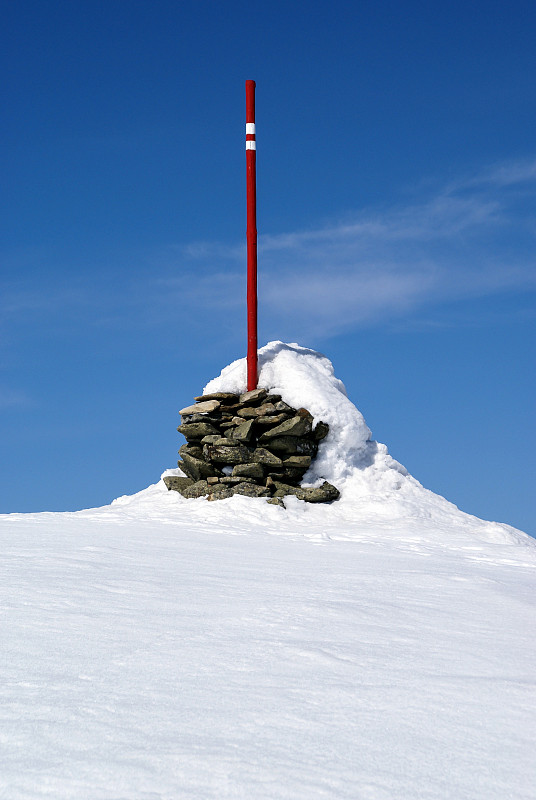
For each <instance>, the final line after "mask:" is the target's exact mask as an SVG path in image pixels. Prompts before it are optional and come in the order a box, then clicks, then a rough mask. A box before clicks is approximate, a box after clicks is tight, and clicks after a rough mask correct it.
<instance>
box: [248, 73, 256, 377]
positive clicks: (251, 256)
mask: <svg viewBox="0 0 536 800" xmlns="http://www.w3.org/2000/svg"><path fill="white" fill-rule="evenodd" d="M256 158H257V152H256V142H255V81H246V173H247V207H248V210H247V230H246V239H247V246H248V288H247V304H248V356H247V364H248V392H250V391H251V390H252V389H256V388H257V175H256V171H257V161H256Z"/></svg>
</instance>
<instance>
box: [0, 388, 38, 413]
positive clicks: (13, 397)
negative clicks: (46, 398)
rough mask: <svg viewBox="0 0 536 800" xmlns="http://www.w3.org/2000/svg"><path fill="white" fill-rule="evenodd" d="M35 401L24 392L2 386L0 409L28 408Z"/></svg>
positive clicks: (0, 389)
mask: <svg viewBox="0 0 536 800" xmlns="http://www.w3.org/2000/svg"><path fill="white" fill-rule="evenodd" d="M33 405H34V402H33V401H32V400H31V399H30V397H28V395H27V394H25V393H24V392H19V391H16V390H13V389H8V388H6V387H2V386H0V410H2V411H3V410H6V409H10V408H11V409H17V408H28V407H29V406H33Z"/></svg>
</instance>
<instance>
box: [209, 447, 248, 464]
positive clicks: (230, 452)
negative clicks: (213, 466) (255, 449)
mask: <svg viewBox="0 0 536 800" xmlns="http://www.w3.org/2000/svg"><path fill="white" fill-rule="evenodd" d="M203 455H204V457H205V459H206V460H207V461H214V462H215V463H217V464H246V463H247V462H248V461H249V460H250V457H251V456H250V452H249V450H248V449H247V447H244V445H243V444H241V443H240V442H234V443H233V446H228V445H223V444H222V445H219V444H206V445H205V446H204V447H203Z"/></svg>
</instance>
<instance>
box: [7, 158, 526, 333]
mask: <svg viewBox="0 0 536 800" xmlns="http://www.w3.org/2000/svg"><path fill="white" fill-rule="evenodd" d="M535 199H536V160H534V159H533V160H526V161H511V162H507V163H502V164H495V165H492V166H490V167H488V168H487V169H485V170H482V171H481V172H479V173H478V174H475V175H470V176H468V177H466V178H464V179H463V180H457V181H451V182H449V183H448V184H446V185H444V186H443V187H440V188H439V189H436V191H435V192H432V191H428V194H426V195H424V193H423V191H422V188H419V189H416V190H415V196H414V198H413V199H412V201H411V202H406V203H405V204H398V205H393V206H390V207H381V208H374V209H364V210H360V211H357V212H354V213H348V214H347V215H346V216H345V218H344V219H341V220H338V221H335V222H333V221H330V222H329V223H325V224H318V225H316V226H311V227H310V228H308V229H302V230H291V231H287V232H284V233H278V234H264V235H261V236H260V238H259V294H260V304H259V309H260V337H261V339H264V340H268V339H271V338H281V339H287V340H292V341H294V340H296V341H310V340H311V339H314V340H315V341H318V340H319V339H322V338H325V337H329V336H333V335H337V334H338V333H341V332H344V331H347V330H349V329H352V328H357V327H359V326H372V325H378V324H385V323H392V322H397V324H400V323H403V322H404V321H405V322H406V324H410V325H415V323H416V320H418V318H419V317H420V318H421V319H422V318H423V317H426V318H427V319H428V320H430V321H433V320H434V319H435V318H437V319H439V318H441V319H443V320H444V319H445V308H446V306H447V304H449V306H450V307H453V304H455V303H456V301H463V300H467V299H471V298H482V297H486V296H491V295H499V294H501V293H503V294H504V293H507V292H525V291H527V290H534V289H535V288H536V256H535V253H536V232H535V231H536V227H535V225H534V216H535V214H534V210H535V203H534V201H535ZM143 259H144V260H145V266H142V265H140V263H139V262H138V267H137V268H135V269H132V268H130V265H129V268H128V269H127V268H126V267H124V266H123V268H122V269H121V268H120V267H118V268H117V269H113V270H109V271H108V272H107V273H106V275H104V274H103V273H102V272H100V273H99V272H98V271H95V272H91V275H90V277H88V278H87V280H86V281H85V282H84V281H82V279H81V278H80V274H79V275H78V278H77V282H75V281H74V280H73V281H71V282H70V283H69V282H68V281H66V282H65V283H64V284H62V285H61V286H59V285H58V286H57V287H52V286H50V287H48V288H46V287H43V286H41V287H39V290H35V289H33V288H28V286H26V285H13V286H12V287H11V288H10V287H7V290H5V291H4V294H3V296H2V299H0V321H1V320H2V319H3V320H7V321H9V322H10V324H13V322H14V321H16V322H18V323H19V325H23V324H24V322H25V320H27V319H30V318H32V319H33V320H38V319H42V318H43V317H47V318H50V319H52V318H55V319H56V321H57V324H58V325H61V324H63V322H64V321H65V320H66V319H67V318H68V319H69V321H70V324H72V325H74V326H77V325H78V326H80V328H81V329H82V328H83V327H84V326H87V325H88V324H91V325H93V326H96V327H99V328H102V327H103V326H104V327H110V328H111V327H116V328H122V329H126V328H141V327H154V326H159V327H166V328H167V329H168V330H170V331H171V330H176V328H177V326H178V327H180V328H181V329H182V330H185V329H186V328H187V329H188V331H189V332H190V333H192V335H200V336H201V337H202V336H204V335H206V334H207V332H208V333H210V332H212V333H213V331H214V330H218V332H219V335H226V334H225V332H226V331H228V332H229V335H231V336H232V335H233V333H232V331H233V330H236V329H237V327H238V326H237V325H236V319H237V318H238V317H240V318H243V315H244V313H245V312H244V307H245V275H244V273H245V260H246V250H245V244H244V243H243V242H241V241H238V242H231V243H227V242H214V241H202V242H191V243H188V244H186V245H173V246H169V247H164V248H162V249H160V250H159V251H158V252H153V253H151V254H147V253H145V254H144V255H143ZM127 260H128V259H126V258H125V262H126V261H127ZM148 265H149V266H148ZM86 274H88V271H87V270H86ZM155 274H156V275H158V277H156V278H155V277H154V275H155ZM440 311H441V313H439V312H440Z"/></svg>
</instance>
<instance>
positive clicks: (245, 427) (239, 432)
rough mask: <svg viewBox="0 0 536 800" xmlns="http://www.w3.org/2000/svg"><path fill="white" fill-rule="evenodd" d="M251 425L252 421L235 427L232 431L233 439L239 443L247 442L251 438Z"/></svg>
mask: <svg viewBox="0 0 536 800" xmlns="http://www.w3.org/2000/svg"><path fill="white" fill-rule="evenodd" d="M253 425H254V422H253V420H252V419H250V420H247V421H246V422H242V423H241V424H240V425H237V426H236V428H235V429H234V430H233V439H237V440H238V441H239V442H249V440H250V439H251V437H252V436H253Z"/></svg>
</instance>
